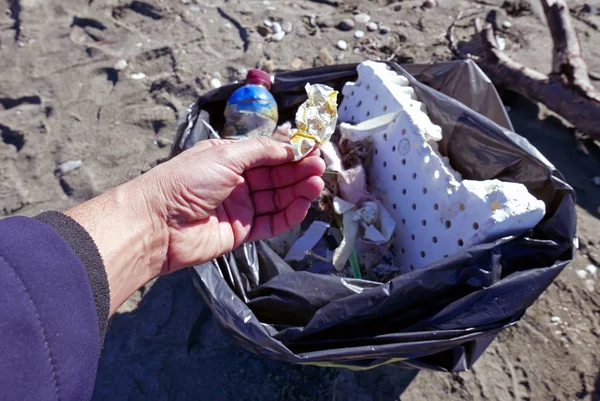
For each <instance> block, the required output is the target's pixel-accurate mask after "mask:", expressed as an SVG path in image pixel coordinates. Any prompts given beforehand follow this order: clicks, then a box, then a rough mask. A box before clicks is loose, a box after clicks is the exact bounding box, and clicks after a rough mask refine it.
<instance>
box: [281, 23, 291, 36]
mask: <svg viewBox="0 0 600 401" xmlns="http://www.w3.org/2000/svg"><path fill="white" fill-rule="evenodd" d="M281 29H283V32H285V33H292V31H293V30H294V24H292V22H291V21H283V22H282V23H281Z"/></svg>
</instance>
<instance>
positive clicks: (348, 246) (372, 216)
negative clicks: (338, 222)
mask: <svg viewBox="0 0 600 401" xmlns="http://www.w3.org/2000/svg"><path fill="white" fill-rule="evenodd" d="M333 207H334V210H335V212H336V213H338V214H340V215H342V217H343V227H342V233H343V235H344V239H343V240H342V243H341V244H340V246H339V247H338V248H337V249H336V250H335V252H334V254H333V265H334V266H335V268H336V270H338V271H341V270H343V269H344V267H345V265H346V262H347V261H348V259H349V258H350V256H351V254H352V252H353V251H354V248H355V244H356V241H357V239H358V235H359V233H360V232H361V231H362V235H361V237H362V239H363V240H365V241H368V242H370V243H373V244H384V243H386V242H389V241H390V240H391V238H392V235H393V234H394V229H395V227H396V222H395V221H394V219H393V217H392V216H391V215H390V214H389V213H388V211H387V210H385V208H384V207H383V205H382V204H381V202H379V201H366V202H363V204H362V205H361V207H360V208H357V206H356V205H355V204H353V203H350V202H347V201H345V200H343V199H341V198H338V197H335V198H334V203H333ZM361 228H362V230H361Z"/></svg>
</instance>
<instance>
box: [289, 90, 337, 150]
mask: <svg viewBox="0 0 600 401" xmlns="http://www.w3.org/2000/svg"><path fill="white" fill-rule="evenodd" d="M305 90H306V93H307V95H308V99H307V100H306V101H305V102H304V103H302V104H301V105H300V107H299V108H298V111H297V113H296V127H297V129H296V130H295V131H293V135H292V138H291V144H292V149H293V150H294V159H295V160H300V159H302V158H303V157H305V156H306V155H308V154H309V153H310V152H311V151H312V150H313V149H315V148H317V147H319V146H320V145H322V144H324V143H325V142H327V141H329V139H330V138H331V135H332V134H333V132H334V131H335V126H336V123H337V119H338V115H337V95H338V92H337V91H335V90H333V89H332V88H330V87H329V86H327V85H322V84H316V85H311V84H306V86H305Z"/></svg>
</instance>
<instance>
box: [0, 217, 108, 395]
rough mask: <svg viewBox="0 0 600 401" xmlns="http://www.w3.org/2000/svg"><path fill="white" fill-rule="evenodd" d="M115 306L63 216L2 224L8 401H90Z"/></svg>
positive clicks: (0, 285) (1, 369)
mask: <svg viewBox="0 0 600 401" xmlns="http://www.w3.org/2000/svg"><path fill="white" fill-rule="evenodd" d="M80 255H81V256H80ZM82 259H83V260H82ZM108 303H109V297H108V282H107V281H106V273H105V272H104V267H103V265H102V260H101V258H100V255H99V253H98V250H97V249H96V246H95V245H94V243H93V240H92V239H91V237H90V236H89V235H88V234H87V232H85V230H83V228H81V227H80V226H79V225H78V224H77V223H75V222H74V221H73V220H71V219H69V218H68V217H66V216H65V215H62V214H60V213H56V212H53V213H50V214H43V215H40V216H39V218H37V219H31V218H26V217H9V218H6V219H4V220H0V400H36V401H45V400H60V401H69V400H74V401H75V400H77V401H82V400H84V401H85V400H89V399H90V397H91V394H92V391H93V388H94V381H95V375H96V368H97V365H98V357H99V355H100V349H101V343H102V340H101V339H102V338H103V337H104V332H105V330H106V325H107V318H108Z"/></svg>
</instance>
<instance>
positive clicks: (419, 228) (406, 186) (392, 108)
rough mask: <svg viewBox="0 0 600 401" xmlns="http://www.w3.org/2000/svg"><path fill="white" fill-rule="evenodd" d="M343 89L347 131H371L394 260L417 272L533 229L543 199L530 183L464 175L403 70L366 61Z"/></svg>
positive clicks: (373, 178) (372, 174)
mask: <svg viewBox="0 0 600 401" xmlns="http://www.w3.org/2000/svg"><path fill="white" fill-rule="evenodd" d="M358 74H359V78H358V80H357V81H356V82H350V83H347V84H346V85H345V86H344V88H343V91H342V92H343V95H344V100H343V101H342V103H341V105H340V107H339V118H340V121H342V122H343V123H342V124H341V126H340V128H341V132H342V135H343V136H344V137H346V138H348V139H351V140H360V139H363V138H367V137H370V138H372V140H373V142H374V145H375V151H374V156H373V164H372V166H371V168H370V171H369V179H370V190H371V191H372V192H373V193H374V194H375V195H376V196H377V197H378V198H380V199H381V201H382V203H383V205H384V206H385V207H386V208H387V210H388V211H389V212H390V213H391V214H392V216H393V217H394V219H395V221H396V230H395V239H394V250H395V253H396V262H397V264H398V266H399V267H400V268H401V269H402V270H404V271H411V270H414V269H418V268H421V267H424V266H427V265H429V264H430V263H433V262H436V261H439V260H441V259H443V258H445V257H448V256H450V255H452V254H454V253H456V252H458V251H459V250H461V249H465V248H467V247H469V246H472V245H476V244H480V243H484V242H486V241H490V240H492V239H496V238H499V237H502V236H507V235H516V234H520V233H522V232H524V231H527V230H529V229H531V228H533V227H534V226H535V225H536V224H537V223H539V221H540V220H541V219H542V218H543V216H544V212H545V205H544V203H543V202H542V201H540V200H537V199H536V198H535V197H533V196H532V195H530V194H529V192H528V191H527V189H526V188H525V186H523V185H522V184H518V183H510V182H502V181H498V180H488V181H473V180H462V178H461V177H460V174H459V173H458V172H456V171H455V170H453V169H452V167H451V165H450V163H449V161H448V159H447V158H445V157H443V156H442V155H441V154H440V152H439V150H438V146H437V142H436V141H439V140H440V139H441V138H442V134H443V133H442V132H441V128H440V127H439V126H437V125H434V124H433V123H432V122H431V120H430V119H429V117H428V116H427V114H426V110H425V107H424V106H423V104H421V103H420V102H419V101H418V99H417V98H416V96H415V93H414V90H413V89H412V88H411V87H410V86H409V82H408V80H407V79H406V78H404V77H403V76H400V75H397V74H396V73H395V72H393V71H391V70H390V69H389V68H388V67H387V65H385V64H382V63H376V62H370V61H367V62H364V63H361V64H360V65H359V66H358Z"/></svg>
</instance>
